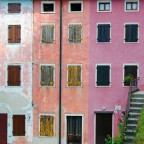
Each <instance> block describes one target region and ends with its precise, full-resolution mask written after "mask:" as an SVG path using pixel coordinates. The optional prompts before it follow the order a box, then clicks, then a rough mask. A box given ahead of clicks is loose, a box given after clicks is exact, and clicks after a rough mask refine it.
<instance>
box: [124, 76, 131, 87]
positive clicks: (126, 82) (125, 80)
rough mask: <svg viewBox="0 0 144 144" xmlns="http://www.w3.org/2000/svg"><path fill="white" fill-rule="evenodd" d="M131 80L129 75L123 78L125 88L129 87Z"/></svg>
mask: <svg viewBox="0 0 144 144" xmlns="http://www.w3.org/2000/svg"><path fill="white" fill-rule="evenodd" d="M131 79H132V75H130V74H129V75H127V76H125V77H124V84H125V86H129V85H130V81H131Z"/></svg>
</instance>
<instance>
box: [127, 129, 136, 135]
mask: <svg viewBox="0 0 144 144" xmlns="http://www.w3.org/2000/svg"><path fill="white" fill-rule="evenodd" d="M135 134H136V130H131V129H127V130H126V135H127V136H135Z"/></svg>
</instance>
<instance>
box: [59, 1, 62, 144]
mask: <svg viewBox="0 0 144 144" xmlns="http://www.w3.org/2000/svg"><path fill="white" fill-rule="evenodd" d="M59 58H60V59H59V60H60V72H59V144H61V101H62V0H60V57H59Z"/></svg>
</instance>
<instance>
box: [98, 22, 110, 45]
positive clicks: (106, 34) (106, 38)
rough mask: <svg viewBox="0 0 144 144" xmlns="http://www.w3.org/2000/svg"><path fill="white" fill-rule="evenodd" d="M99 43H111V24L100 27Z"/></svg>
mask: <svg viewBox="0 0 144 144" xmlns="http://www.w3.org/2000/svg"><path fill="white" fill-rule="evenodd" d="M97 40H98V42H110V24H102V25H98V39H97Z"/></svg>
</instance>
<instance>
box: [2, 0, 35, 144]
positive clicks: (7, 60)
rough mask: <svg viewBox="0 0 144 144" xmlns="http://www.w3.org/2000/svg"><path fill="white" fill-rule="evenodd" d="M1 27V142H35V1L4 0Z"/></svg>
mask: <svg viewBox="0 0 144 144" xmlns="http://www.w3.org/2000/svg"><path fill="white" fill-rule="evenodd" d="M0 27H1V29H0V123H1V128H0V129H1V130H0V143H2V144H3V143H4V144H5V143H15V144H16V143H32V134H33V112H32V38H33V33H32V31H33V5H32V1H31V0H25V1H17V0H15V1H12V0H6V1H2V0H1V1H0Z"/></svg>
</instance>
